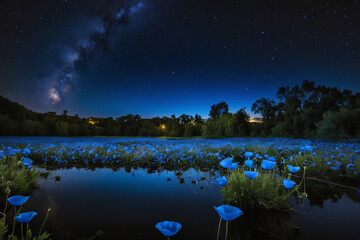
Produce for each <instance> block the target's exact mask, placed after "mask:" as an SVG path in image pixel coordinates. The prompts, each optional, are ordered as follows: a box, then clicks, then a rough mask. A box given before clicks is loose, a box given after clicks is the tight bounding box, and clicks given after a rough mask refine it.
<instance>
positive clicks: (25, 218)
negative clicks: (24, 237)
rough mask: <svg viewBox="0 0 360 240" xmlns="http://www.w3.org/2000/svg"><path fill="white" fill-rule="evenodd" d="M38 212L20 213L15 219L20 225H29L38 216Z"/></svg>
mask: <svg viewBox="0 0 360 240" xmlns="http://www.w3.org/2000/svg"><path fill="white" fill-rule="evenodd" d="M36 215H37V213H36V212H26V213H20V214H19V215H17V216H16V217H15V219H16V221H18V222H19V223H28V222H30V221H31V219H32V218H33V217H34V216H36Z"/></svg>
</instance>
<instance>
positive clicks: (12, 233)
mask: <svg viewBox="0 0 360 240" xmlns="http://www.w3.org/2000/svg"><path fill="white" fill-rule="evenodd" d="M14 210H15V216H14V224H13V229H12V232H11V235H14V231H15V223H16V220H15V217H16V207H14Z"/></svg>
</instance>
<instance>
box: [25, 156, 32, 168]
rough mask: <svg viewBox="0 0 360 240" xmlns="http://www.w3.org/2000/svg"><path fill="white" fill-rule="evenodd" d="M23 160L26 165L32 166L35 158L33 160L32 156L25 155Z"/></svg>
mask: <svg viewBox="0 0 360 240" xmlns="http://www.w3.org/2000/svg"><path fill="white" fill-rule="evenodd" d="M22 162H23V164H24V165H25V166H30V165H31V164H32V163H33V160H31V159H30V158H26V157H24V158H23V160H22Z"/></svg>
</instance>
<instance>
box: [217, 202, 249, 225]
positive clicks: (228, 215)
mask: <svg viewBox="0 0 360 240" xmlns="http://www.w3.org/2000/svg"><path fill="white" fill-rule="evenodd" d="M214 208H215V210H216V211H217V212H218V214H219V216H220V217H221V218H222V219H224V220H225V221H232V220H234V219H235V218H237V217H239V216H240V215H242V214H243V212H242V211H241V210H240V208H237V207H233V206H230V205H221V206H220V207H214Z"/></svg>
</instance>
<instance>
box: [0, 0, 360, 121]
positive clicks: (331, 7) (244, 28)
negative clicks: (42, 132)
mask: <svg viewBox="0 0 360 240" xmlns="http://www.w3.org/2000/svg"><path fill="white" fill-rule="evenodd" d="M304 79H308V80H311V81H315V83H316V84H321V85H327V86H332V87H334V86H337V87H339V88H342V89H343V88H348V89H350V90H352V91H353V92H359V91H360V1H339V0H336V1H335V0H334V1H321V0H309V1H288V0H279V1H270V0H265V1H257V0H248V1H244V0H237V1H227V0H222V1H210V0H208V1H205V0H189V1H188V0H140V1H136V0H134V1H122V0H91V1H90V0H23V1H20V0H1V1H0V95H2V96H4V97H7V98H9V99H10V100H13V101H16V102H18V103H20V104H22V105H24V106H26V107H28V108H30V109H32V110H34V111H38V112H48V111H57V112H58V113H60V112H62V110H64V109H67V110H68V112H69V114H71V115H74V114H79V115H80V116H81V117H88V116H98V117H107V116H112V117H118V116H121V115H126V114H128V113H132V114H140V115H141V116H142V117H154V116H170V115H171V114H176V116H178V115H180V114H182V113H186V114H191V115H195V114H196V113H197V114H200V115H202V116H203V117H207V115H208V113H209V110H210V106H211V105H212V104H215V103H218V102H220V101H225V102H227V103H228V104H229V108H230V111H231V112H235V111H237V110H239V109H240V108H241V107H246V109H247V110H248V112H250V108H251V104H252V103H253V102H255V101H256V100H257V99H259V98H262V97H268V98H275V94H276V92H277V89H278V88H279V87H280V86H286V85H290V86H292V85H294V84H299V83H301V81H302V80H304Z"/></svg>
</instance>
